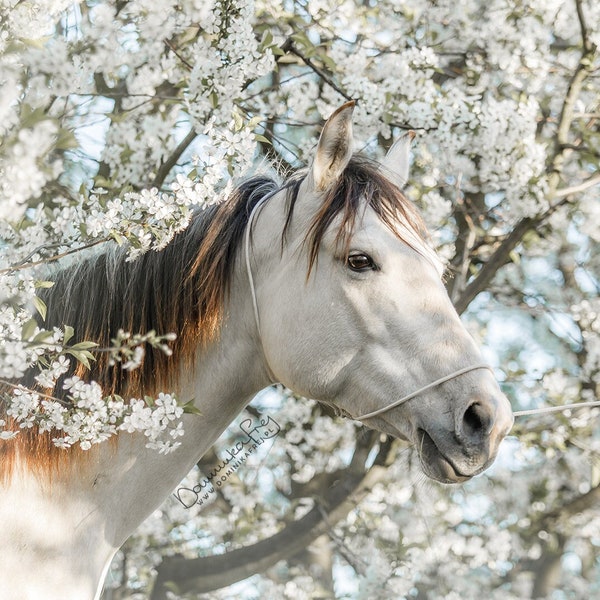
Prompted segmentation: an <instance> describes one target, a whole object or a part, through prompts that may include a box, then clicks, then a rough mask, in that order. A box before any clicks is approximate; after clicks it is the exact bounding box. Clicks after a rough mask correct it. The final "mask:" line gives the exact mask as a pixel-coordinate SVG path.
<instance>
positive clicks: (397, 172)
mask: <svg viewBox="0 0 600 600" xmlns="http://www.w3.org/2000/svg"><path fill="white" fill-rule="evenodd" d="M416 135H417V134H416V133H415V132H414V131H412V130H411V131H407V132H406V133H405V134H404V135H403V136H402V137H400V138H398V139H397V140H396V141H395V142H394V143H393V144H392V147H391V148H390V149H389V150H388V153H387V154H386V155H385V158H384V159H383V162H382V163H381V164H382V165H383V166H384V167H385V169H386V175H387V176H388V178H389V179H390V181H391V182H392V183H395V184H396V185H397V186H398V187H399V188H400V189H402V188H403V187H404V186H405V184H406V182H407V181H408V171H409V167H410V164H409V153H410V144H411V142H412V141H413V139H414V138H415V136H416Z"/></svg>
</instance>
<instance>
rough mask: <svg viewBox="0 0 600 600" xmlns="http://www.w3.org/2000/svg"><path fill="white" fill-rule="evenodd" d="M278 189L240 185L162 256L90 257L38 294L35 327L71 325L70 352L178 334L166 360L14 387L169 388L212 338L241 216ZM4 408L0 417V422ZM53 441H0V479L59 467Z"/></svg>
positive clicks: (58, 393)
mask: <svg viewBox="0 0 600 600" xmlns="http://www.w3.org/2000/svg"><path fill="white" fill-rule="evenodd" d="M277 187H278V185H277V183H276V182H275V181H274V180H272V179H271V178H268V177H264V176H256V177H253V178H251V179H248V180H246V181H244V182H243V183H241V184H240V185H239V186H238V187H237V188H236V189H235V190H234V191H233V193H232V194H231V195H230V197H229V198H228V199H227V200H226V201H224V202H222V203H220V204H217V205H214V206H210V207H208V208H205V209H203V210H199V211H197V212H196V213H195V214H194V216H193V218H192V221H191V223H190V225H189V226H188V227H187V228H186V229H185V230H184V231H182V232H180V233H179V234H177V235H176V236H175V238H174V239H173V240H172V241H171V243H169V244H168V245H167V246H166V247H165V248H164V249H162V250H160V251H156V252H155V251H149V252H146V253H145V254H143V255H142V256H141V257H139V258H137V259H136V260H132V261H128V260H127V256H128V255H127V249H126V248H119V247H112V248H109V249H108V250H106V251H104V252H100V253H99V252H94V253H90V254H89V255H88V256H86V257H85V259H83V260H80V261H79V262H73V263H71V264H68V265H63V266H59V267H58V268H57V269H56V271H55V272H54V274H53V276H52V277H51V279H52V280H53V282H54V285H53V286H52V287H51V288H49V289H46V290H42V291H41V292H40V296H41V297H42V299H43V300H44V302H45V303H46V305H47V307H48V311H47V315H46V319H45V321H44V323H43V326H44V327H45V328H47V329H52V328H53V327H58V328H61V329H62V328H64V326H65V325H69V326H71V327H73V328H74V331H75V335H74V337H73V338H72V339H71V340H70V342H69V345H72V344H75V343H77V342H81V341H94V342H96V343H97V344H98V346H99V348H100V349H106V348H109V347H110V346H111V345H112V341H111V340H112V339H113V338H115V337H116V336H117V332H118V331H119V330H123V331H125V332H131V333H141V334H145V333H148V332H150V331H151V330H153V331H155V332H156V333H157V334H158V335H164V334H167V333H175V334H176V336H177V337H176V338H175V340H174V341H173V342H172V345H171V350H172V355H171V356H167V355H166V354H165V353H164V352H163V351H161V350H160V349H157V348H153V347H150V346H147V347H146V348H145V354H144V357H143V359H142V361H141V365H140V366H139V367H138V368H137V369H133V370H131V371H129V370H125V369H123V367H122V364H121V363H117V364H111V361H110V355H109V353H107V352H97V353H95V357H96V360H95V361H94V362H92V363H91V368H90V370H87V369H86V368H85V367H84V366H83V365H82V364H81V363H77V362H76V361H74V360H72V363H74V364H73V366H72V368H71V370H70V371H69V372H68V373H67V374H66V375H64V376H63V377H62V378H61V379H60V380H59V381H58V382H57V385H56V386H55V388H54V389H53V390H49V389H42V388H40V386H39V385H38V384H37V383H36V380H35V376H36V375H37V371H36V370H34V369H32V370H30V371H29V372H28V373H26V375H25V377H24V378H23V379H22V380H21V381H20V382H17V383H20V384H21V385H24V386H27V387H29V388H30V389H34V390H37V391H39V392H41V393H44V394H47V395H51V396H53V397H56V398H59V399H64V396H65V392H64V389H63V383H64V379H65V378H67V377H70V376H72V375H77V376H80V377H81V378H82V379H85V380H94V381H97V382H98V383H99V384H100V385H101V386H102V389H103V392H104V394H106V395H109V394H118V395H120V396H122V397H124V398H132V397H143V396H144V395H147V394H148V395H152V394H155V393H157V392H158V391H166V390H173V389H176V385H175V384H176V380H177V377H178V375H179V374H180V372H181V368H182V367H185V366H189V365H191V363H192V362H193V361H194V358H195V356H196V353H197V349H198V348H202V347H203V346H205V345H206V344H208V343H209V342H210V341H212V340H214V339H216V338H217V337H218V334H219V330H220V323H221V321H222V318H223V309H224V304H225V301H226V297H227V294H228V292H229V287H230V282H231V276H232V271H233V268H234V266H235V255H236V253H237V251H238V249H239V247H240V246H241V239H242V237H243V233H244V230H245V228H246V225H247V223H248V218H249V215H250V213H251V211H252V209H253V207H254V206H255V205H256V203H257V202H258V201H260V200H261V199H262V198H263V197H264V196H265V195H266V194H268V193H271V192H273V191H274V190H275V189H277ZM5 391H7V390H5ZM1 392H2V390H0V393H1ZM3 404H4V403H2V402H0V417H2V416H3V414H2V413H4V415H5V408H3ZM6 420H7V421H9V422H10V419H6ZM13 425H14V424H13ZM56 435H57V432H46V433H39V432H38V431H37V430H36V428H32V429H26V430H22V431H20V433H19V435H17V436H16V437H15V438H13V439H11V440H7V441H4V440H3V441H0V475H2V474H4V476H7V475H9V474H10V472H11V471H12V465H13V464H14V463H15V458H16V457H17V456H18V457H19V461H20V462H22V463H24V464H25V465H26V466H27V467H32V468H34V469H39V470H41V471H43V472H46V471H48V470H49V469H50V468H52V467H53V466H56V465H59V464H62V462H63V461H62V460H61V457H67V456H71V455H72V450H71V451H65V450H62V449H58V448H56V447H55V446H54V444H53V443H52V437H55V436H56Z"/></svg>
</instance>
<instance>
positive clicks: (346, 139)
mask: <svg viewBox="0 0 600 600" xmlns="http://www.w3.org/2000/svg"><path fill="white" fill-rule="evenodd" d="M353 111H354V101H351V102H346V104H344V105H342V106H340V107H339V108H338V109H337V110H336V111H335V112H334V113H333V114H332V115H331V116H330V117H329V119H328V120H327V123H325V127H323V131H322V132H321V137H320V138H319V143H318V145H317V153H316V155H315V159H314V161H313V164H312V178H313V181H314V185H315V188H316V189H317V191H320V192H324V191H325V190H328V189H329V188H330V187H331V186H332V185H333V184H334V183H335V182H336V181H337V180H338V178H339V176H340V175H341V174H342V172H343V170H344V169H345V168H346V165H347V164H348V162H349V161H350V158H351V157H352V143H353V142H352V112H353Z"/></svg>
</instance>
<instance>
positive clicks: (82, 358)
mask: <svg viewBox="0 0 600 600" xmlns="http://www.w3.org/2000/svg"><path fill="white" fill-rule="evenodd" d="M67 354H70V355H71V356H72V357H73V358H74V359H75V360H77V361H79V362H80V363H81V364H82V365H83V366H84V367H86V368H88V369H89V368H90V366H91V365H90V361H94V360H96V359H95V358H94V356H93V354H92V353H91V352H88V351H87V350H82V351H78V350H73V349H71V348H69V349H68V350H67Z"/></svg>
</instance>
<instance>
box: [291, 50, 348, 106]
mask: <svg viewBox="0 0 600 600" xmlns="http://www.w3.org/2000/svg"><path fill="white" fill-rule="evenodd" d="M281 49H282V50H283V51H284V52H289V53H290V54H294V55H295V56H297V57H298V58H299V59H300V60H302V62H303V63H304V64H305V65H306V66H307V67H309V68H310V69H312V70H313V71H314V72H315V73H316V74H317V75H318V76H319V77H320V78H321V79H322V80H323V81H324V82H325V83H326V84H327V85H329V86H330V87H332V88H333V89H334V90H335V91H336V92H337V93H338V94H340V95H341V96H343V97H344V98H345V99H346V100H355V98H352V96H349V95H348V94H347V93H346V92H345V91H344V90H343V89H342V88H341V87H340V86H339V85H337V83H335V81H333V79H331V77H329V75H327V73H325V72H324V71H323V69H321V68H319V67H317V65H315V63H314V62H313V61H312V60H311V59H310V58H308V57H306V56H304V55H303V54H302V52H300V50H298V49H297V48H296V47H295V46H294V42H293V41H292V39H291V38H288V39H287V40H286V42H285V43H284V44H283V45H282V46H281ZM356 102H357V104H358V101H356Z"/></svg>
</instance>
